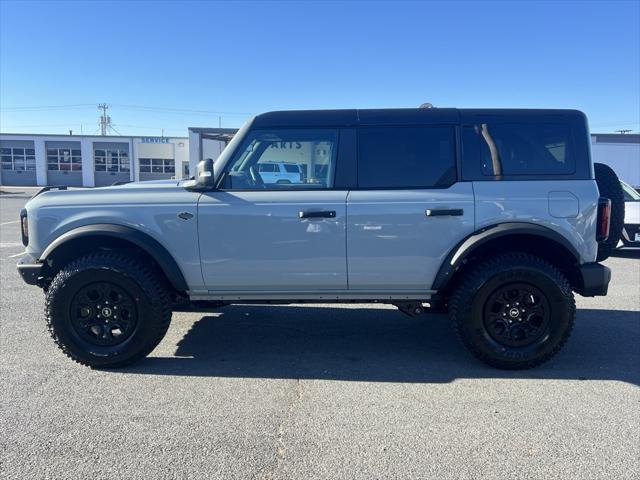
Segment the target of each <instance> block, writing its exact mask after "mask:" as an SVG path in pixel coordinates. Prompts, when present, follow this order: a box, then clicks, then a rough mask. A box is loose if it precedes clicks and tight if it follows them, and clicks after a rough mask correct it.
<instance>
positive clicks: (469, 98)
mask: <svg viewBox="0 0 640 480" xmlns="http://www.w3.org/2000/svg"><path fill="white" fill-rule="evenodd" d="M427 101H428V102H431V103H433V104H434V105H436V106H442V107H543V108H547V107H549V108H553V107H558V108H578V109H581V110H583V111H585V112H586V113H587V115H588V116H589V119H590V123H591V129H592V131H597V132H611V131H614V130H617V129H622V128H625V129H632V130H634V131H638V130H640V2H639V1H637V0H636V1H621V2H615V1H607V2H597V1H593V2H588V1H587V2H551V1H548V2H547V1H540V2H532V3H528V2H510V3H509V2H479V1H478V2H446V3H445V2H406V3H403V2H393V3H390V2H364V1H362V2H351V3H344V2H336V1H332V2H319V3H311V2H267V1H264V2H233V3H224V2H169V1H166V2H124V1H123V2H101V3H98V2H86V3H82V2H69V3H65V2H54V1H48V2H41V3H38V2H26V1H20V2H13V1H4V0H2V1H0V131H2V132H32V133H66V132H67V131H68V130H69V129H73V130H74V133H80V130H81V128H82V131H83V132H84V133H85V134H87V133H89V134H91V133H94V132H95V131H96V129H97V128H98V126H97V118H98V115H99V112H98V110H97V108H96V105H97V104H98V103H99V102H107V103H109V104H111V105H112V106H111V108H110V114H111V117H112V119H113V123H114V124H115V127H116V129H117V130H118V131H119V132H120V133H122V134H125V135H128V134H132V135H143V134H144V135H159V134H160V132H161V129H162V128H164V133H165V135H186V133H187V127H189V126H217V125H218V121H219V119H218V116H221V117H222V119H221V120H222V126H226V127H236V126H239V125H241V124H242V122H243V121H244V120H245V119H246V118H247V117H248V116H250V115H252V114H256V113H260V112H263V111H268V110H277V109H303V108H370V107H413V106H418V105H419V104H421V103H423V102H427ZM64 105H73V106H74V107H65V108H55V109H51V108H49V109H43V108H25V107H48V106H64ZM139 107H148V108H146V109H142V108H139ZM169 109H177V110H180V111H170V110H169ZM81 125H82V127H81Z"/></svg>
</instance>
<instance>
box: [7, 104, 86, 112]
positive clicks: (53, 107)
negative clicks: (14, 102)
mask: <svg viewBox="0 0 640 480" xmlns="http://www.w3.org/2000/svg"><path fill="white" fill-rule="evenodd" d="M93 106H94V104H93V103H77V104H75V105H42V106H32V107H8V108H0V111H1V112H23V111H24V112H30V111H38V110H66V109H76V108H88V107H93Z"/></svg>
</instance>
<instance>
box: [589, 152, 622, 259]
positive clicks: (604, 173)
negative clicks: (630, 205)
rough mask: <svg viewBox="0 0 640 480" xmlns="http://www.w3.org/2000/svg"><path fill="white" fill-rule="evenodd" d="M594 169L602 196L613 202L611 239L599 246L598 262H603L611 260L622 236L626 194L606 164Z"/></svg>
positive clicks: (596, 165) (596, 164) (594, 166)
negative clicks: (610, 257)
mask: <svg viewBox="0 0 640 480" xmlns="http://www.w3.org/2000/svg"><path fill="white" fill-rule="evenodd" d="M593 168H594V171H595V174H596V183H597V184H598V190H599V191H600V196H602V197H607V198H608V199H610V200H611V223H610V228H609V238H607V239H606V240H605V241H604V242H600V243H599V244H598V257H597V261H598V262H601V261H603V260H606V259H607V258H609V256H610V255H611V253H612V252H613V250H614V249H615V248H616V246H617V245H618V242H619V241H620V238H621V236H622V228H623V227H624V193H623V191H622V186H621V185H620V180H619V179H618V176H617V175H616V173H615V172H614V171H613V170H612V169H611V167H609V166H608V165H605V164H604V163H594V164H593Z"/></svg>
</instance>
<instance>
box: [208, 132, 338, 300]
mask: <svg viewBox="0 0 640 480" xmlns="http://www.w3.org/2000/svg"><path fill="white" fill-rule="evenodd" d="M336 146H337V132H336V131H335V130H332V129H309V130H305V129H295V130H286V129H272V130H268V131H267V130H258V131H254V132H251V133H250V134H249V135H248V138H247V139H245V141H244V142H243V145H241V146H240V148H239V149H238V151H237V152H236V153H235V155H234V158H233V159H231V161H230V162H229V164H228V165H227V168H226V169H225V172H224V173H223V179H222V182H223V183H222V184H221V185H220V189H219V190H216V191H212V192H207V193H205V194H203V195H202V196H201V198H200V201H199V204H198V229H199V240H200V257H201V263H202V274H203V277H204V281H205V285H206V286H207V288H208V290H209V291H210V292H212V293H221V294H224V293H226V294H229V293H230V292H233V293H238V294H239V295H241V294H243V293H245V294H246V293H248V294H251V293H256V292H259V293H270V292H274V293H286V292H310V293H321V292H322V291H326V292H329V291H331V292H333V291H344V290H346V289H347V269H346V198H347V193H348V192H347V190H346V189H344V190H335V189H333V187H334V185H335V172H336V157H337V152H336ZM280 162H292V163H299V164H304V165H306V166H307V168H308V169H309V171H314V172H316V175H315V176H314V177H312V178H307V179H306V180H305V181H304V182H299V183H292V184H284V185H283V184H281V183H277V181H275V179H273V178H271V177H268V176H267V175H265V176H264V177H262V176H261V174H260V172H261V170H263V169H264V167H261V165H263V164H274V163H280Z"/></svg>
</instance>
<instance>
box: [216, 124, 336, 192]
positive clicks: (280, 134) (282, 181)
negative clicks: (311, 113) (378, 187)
mask: <svg viewBox="0 0 640 480" xmlns="http://www.w3.org/2000/svg"><path fill="white" fill-rule="evenodd" d="M336 147H337V132H336V130H330V129H295V130H293V129H292V130H288V129H281V130H280V129H273V130H255V131H253V132H251V133H250V134H249V135H248V137H247V138H246V139H245V140H244V143H243V146H241V147H240V148H239V149H238V153H236V155H235V158H234V159H233V160H232V161H231V162H230V166H229V169H228V170H227V172H226V174H225V179H224V185H223V187H224V188H225V189H229V190H254V189H282V188H287V189H309V188H313V189H323V188H332V187H333V182H334V177H335V171H336ZM282 167H283V168H282ZM303 172H304V173H303Z"/></svg>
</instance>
